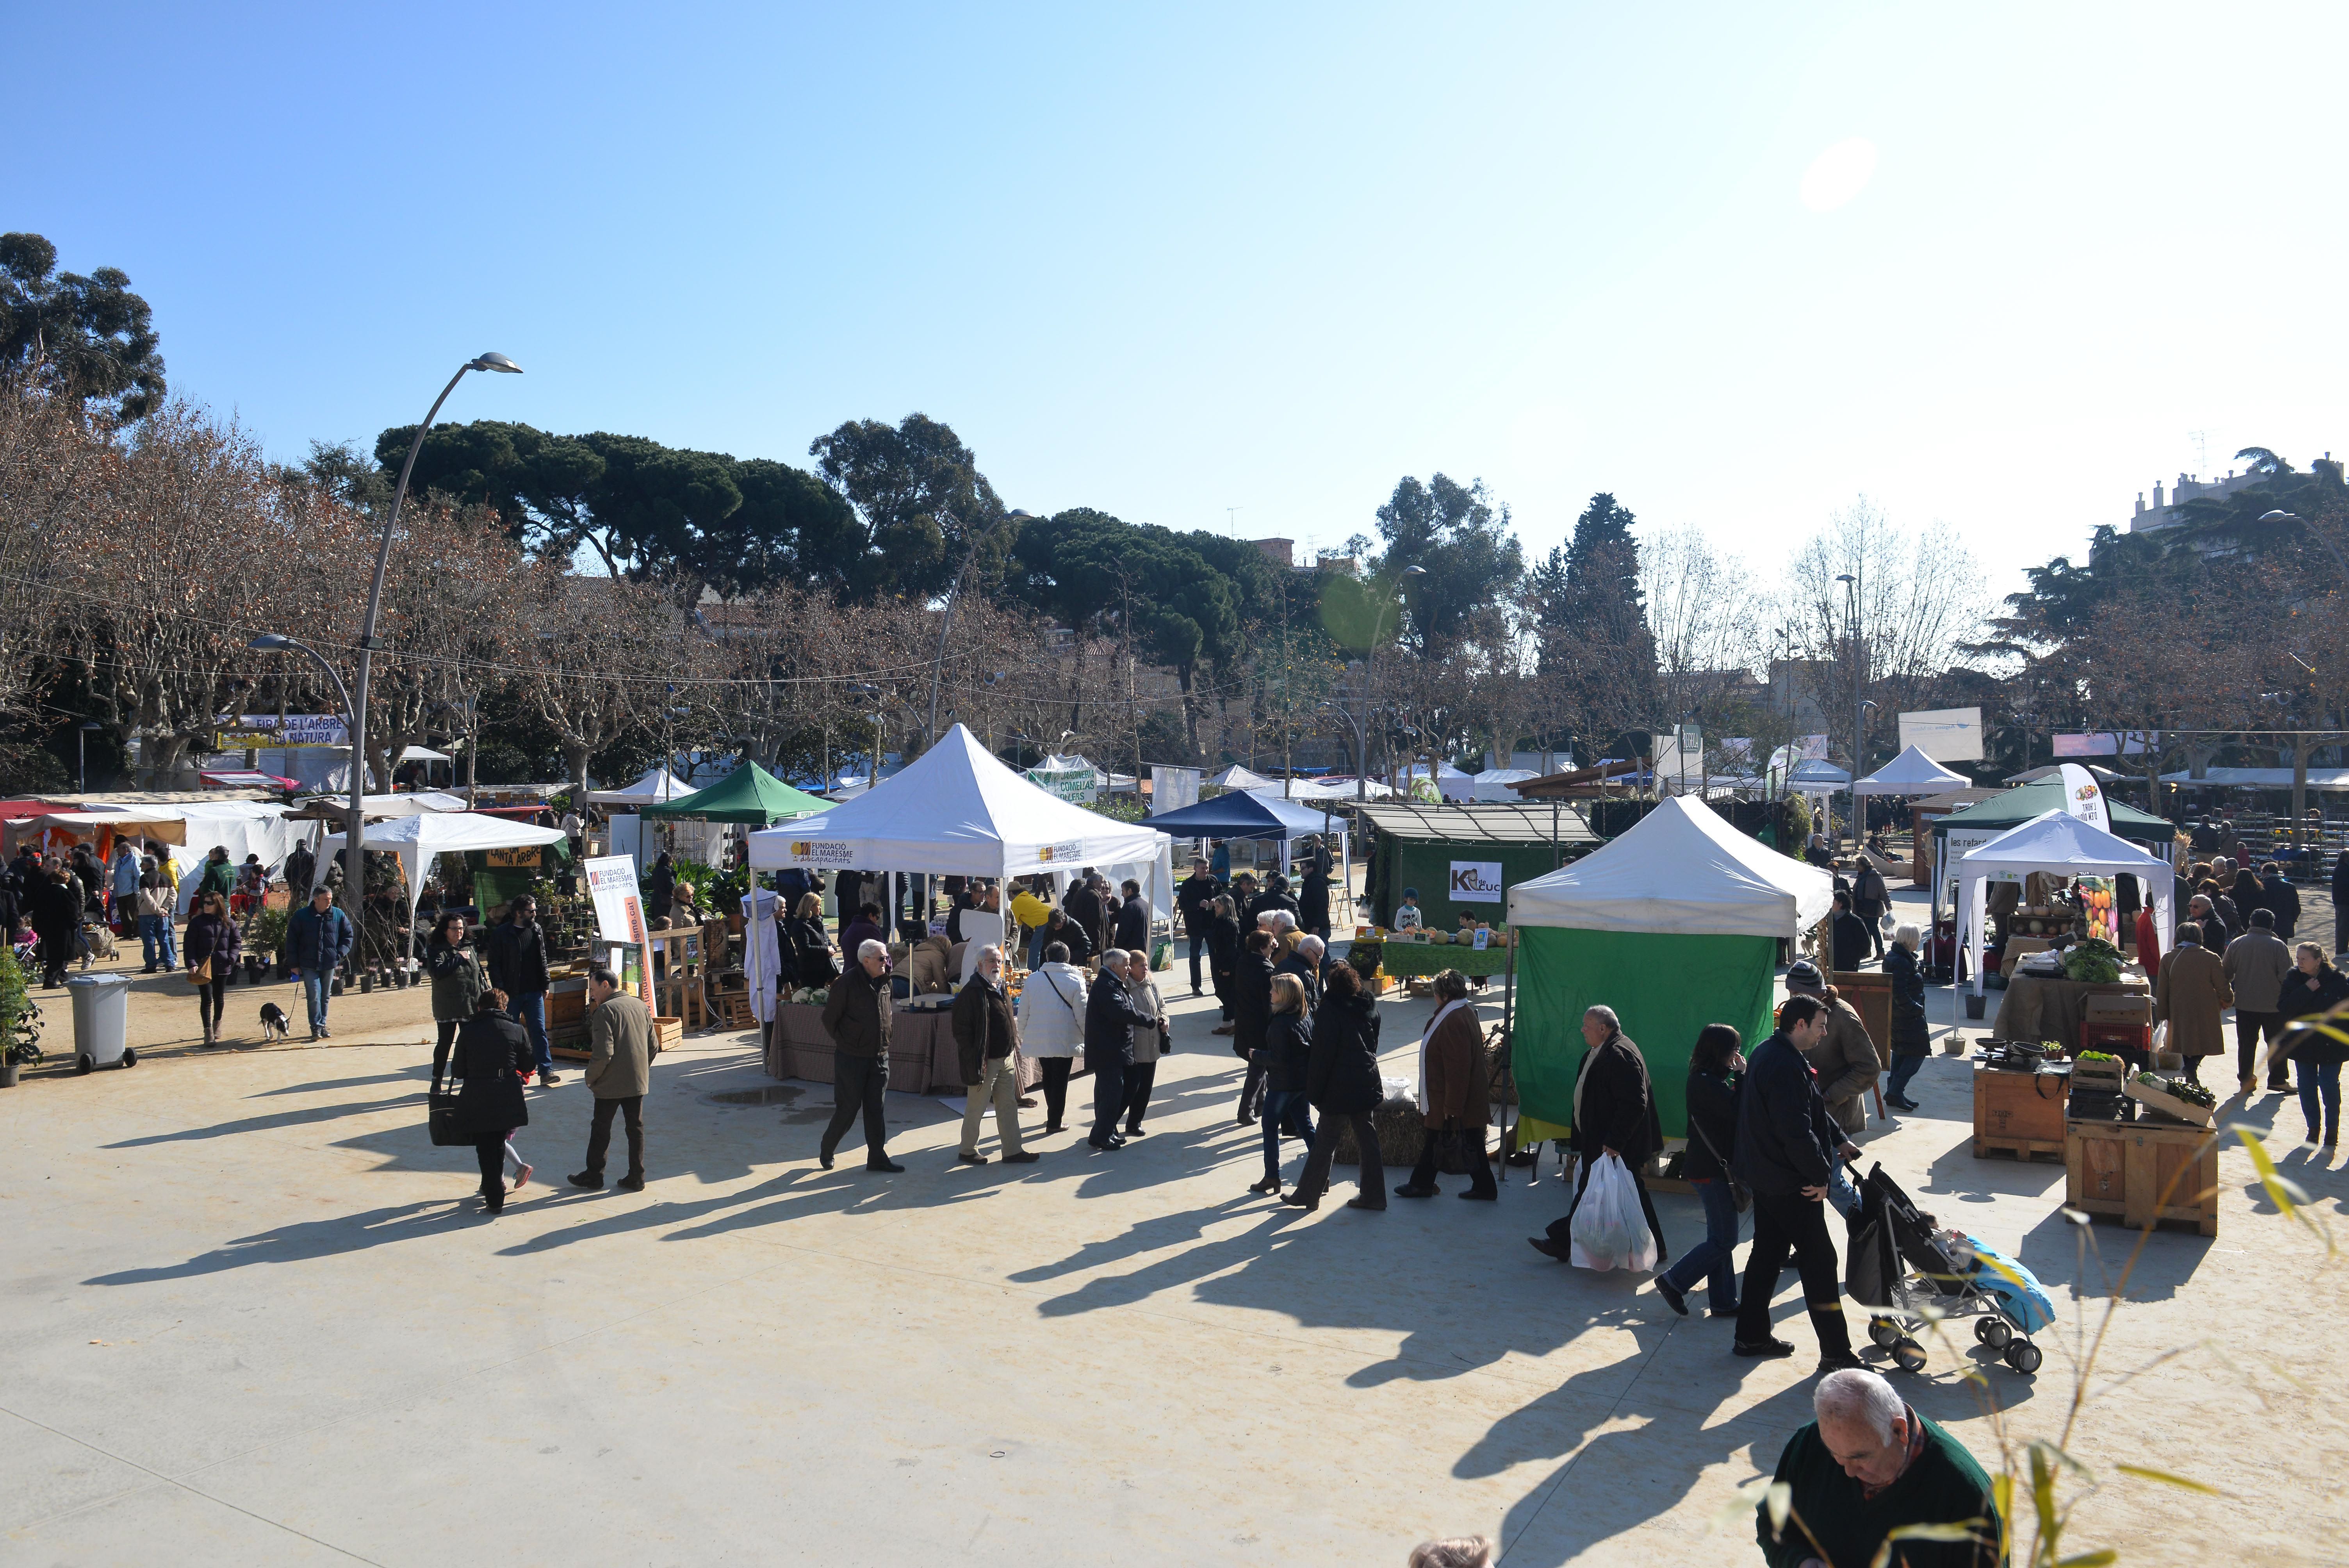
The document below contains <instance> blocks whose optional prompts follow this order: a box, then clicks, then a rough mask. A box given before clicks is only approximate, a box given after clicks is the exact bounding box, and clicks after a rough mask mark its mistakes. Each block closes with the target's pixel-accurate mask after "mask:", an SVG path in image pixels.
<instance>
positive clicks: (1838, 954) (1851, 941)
mask: <svg viewBox="0 0 2349 1568" xmlns="http://www.w3.org/2000/svg"><path fill="white" fill-rule="evenodd" d="M1828 930H1829V931H1830V932H1831V933H1832V934H1833V937H1834V945H1835V966H1836V967H1837V969H1843V970H1851V969H1857V968H1858V967H1859V966H1860V965H1863V964H1865V963H1867V962H1868V922H1866V921H1864V920H1862V919H1860V918H1859V916H1857V914H1854V913H1852V912H1851V894H1849V893H1847V892H1839V893H1837V894H1836V895H1835V917H1834V922H1833V923H1832V924H1831V925H1830V926H1829V927H1828Z"/></svg>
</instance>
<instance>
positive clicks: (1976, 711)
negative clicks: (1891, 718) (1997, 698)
mask: <svg viewBox="0 0 2349 1568" xmlns="http://www.w3.org/2000/svg"><path fill="white" fill-rule="evenodd" d="M1912 746H1913V747H1915V748H1917V749H1918V750H1920V751H1921V752H1923V753H1924V754H1925V755H1926V756H1928V757H1930V758H1932V759H1933V760H1934V761H1936V762H1980V761H1981V760H1982V709H1980V708H1978V707H1936V708H1928V709H1926V710H1925V711H1924V712H1922V713H1904V714H1902V715H1901V716H1900V748H1901V749H1902V750H1904V751H1905V750H1907V749H1908V748H1909V747H1912Z"/></svg>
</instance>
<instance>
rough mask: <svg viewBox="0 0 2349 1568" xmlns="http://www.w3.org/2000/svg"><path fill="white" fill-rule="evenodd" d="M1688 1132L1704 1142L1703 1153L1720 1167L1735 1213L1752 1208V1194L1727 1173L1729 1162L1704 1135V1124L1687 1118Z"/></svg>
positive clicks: (1710, 1139) (1692, 1118)
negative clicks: (1711, 1157)
mask: <svg viewBox="0 0 2349 1568" xmlns="http://www.w3.org/2000/svg"><path fill="white" fill-rule="evenodd" d="M1689 1130H1690V1131H1691V1132H1693V1133H1695V1134H1696V1135H1697V1136H1698V1137H1699V1138H1702V1139H1703V1140H1704V1148H1705V1152H1706V1153H1708V1154H1710V1155H1712V1156H1713V1163H1714V1164H1716V1165H1718V1166H1720V1167H1721V1179H1722V1180H1723V1181H1726V1182H1728V1183H1729V1201H1730V1202H1732V1203H1734V1204H1736V1205H1737V1212H1739V1213H1741V1214H1742V1213H1744V1212H1745V1211H1746V1210H1748V1209H1750V1208H1752V1207H1753V1206H1754V1194H1753V1193H1751V1192H1748V1191H1746V1190H1745V1189H1744V1187H1742V1186H1740V1185H1739V1184H1738V1181H1737V1178H1736V1177H1734V1176H1732V1175H1731V1174H1730V1173H1729V1161H1726V1160H1723V1158H1722V1157H1721V1150H1718V1149H1715V1148H1714V1147H1713V1140H1712V1138H1710V1137H1709V1136H1707V1134H1706V1133H1705V1130H1704V1124H1703V1123H1702V1122H1700V1121H1699V1120H1697V1119H1696V1118H1695V1117H1693V1116H1692V1117H1690V1118H1689Z"/></svg>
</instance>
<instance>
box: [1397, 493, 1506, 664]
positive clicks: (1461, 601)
mask: <svg viewBox="0 0 2349 1568" xmlns="http://www.w3.org/2000/svg"><path fill="white" fill-rule="evenodd" d="M1378 520H1379V534H1380V536H1381V538H1383V539H1384V540H1385V541H1386V550H1385V552H1384V553H1383V554H1382V555H1381V556H1380V558H1379V561H1378V563H1377V575H1379V576H1381V577H1384V578H1390V579H1393V580H1396V581H1401V580H1402V577H1403V574H1404V573H1405V572H1406V571H1407V570H1408V569H1409V568H1411V567H1413V566H1416V567H1418V568H1420V570H1421V572H1422V573H1423V575H1420V576H1415V577H1413V579H1412V580H1411V582H1410V583H1408V584H1407V585H1406V587H1405V592H1404V602H1405V605H1406V608H1407V612H1408V614H1407V617H1406V625H1407V627H1408V631H1409V635H1410V638H1411V640H1412V642H1413V645H1415V647H1416V650H1417V651H1418V652H1421V653H1425V652H1428V651H1429V650H1430V649H1431V648H1433V647H1438V646H1442V645H1445V644H1449V643H1452V642H1454V641H1456V640H1457V639H1458V638H1459V637H1460V636H1461V635H1462V634H1464V632H1465V631H1466V630H1467V626H1468V623H1469V621H1470V619H1471V618H1472V617H1474V616H1475V614H1476V612H1477V611H1479V610H1481V609H1484V608H1485V606H1486V605H1489V604H1491V603H1495V601H1497V600H1498V599H1499V598H1500V597H1501V596H1502V595H1503V594H1505V593H1507V592H1508V591H1509V590H1511V589H1513V588H1515V587H1516V584H1517V582H1518V580H1519V579H1520V578H1521V577H1523V576H1524V575H1525V554H1524V552H1523V551H1522V549H1521V548H1520V547H1519V546H1518V543H1517V541H1516V535H1515V534H1514V533H1512V532H1511V531H1510V523H1509V509H1508V508H1507V507H1506V506H1502V507H1497V508H1496V507H1495V506H1494V504H1493V502H1492V499H1491V497H1490V496H1489V495H1488V494H1487V493H1486V492H1485V481H1484V480H1477V481H1476V482H1475V483H1474V484H1471V485H1465V486H1464V485H1461V484H1460V483H1458V482H1457V481H1455V480H1451V479H1447V478H1446V477H1444V475H1443V474H1441V473H1439V474H1437V475H1435V476H1434V477H1433V479H1430V480H1428V481H1427V482H1426V483H1424V484H1423V483H1421V482H1420V481H1419V480H1415V479H1413V478H1411V477H1410V476H1408V475H1406V476H1404V477H1403V478H1402V480H1399V481H1397V483H1396V485H1395V488H1394V494H1393V495H1392V497H1390V498H1389V499H1388V500H1387V503H1386V504H1385V505H1384V506H1382V507H1381V508H1379V511H1378Z"/></svg>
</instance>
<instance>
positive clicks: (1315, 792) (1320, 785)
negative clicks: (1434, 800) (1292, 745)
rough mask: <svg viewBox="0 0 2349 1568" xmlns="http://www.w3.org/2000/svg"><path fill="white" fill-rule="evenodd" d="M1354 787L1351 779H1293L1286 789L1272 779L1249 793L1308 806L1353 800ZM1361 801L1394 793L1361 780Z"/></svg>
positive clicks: (1276, 780)
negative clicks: (1279, 797)
mask: <svg viewBox="0 0 2349 1568" xmlns="http://www.w3.org/2000/svg"><path fill="white" fill-rule="evenodd" d="M1354 785H1355V781H1354V780H1353V779H1290V780H1289V781H1288V785H1287V787H1286V788H1285V789H1284V787H1283V786H1282V785H1281V783H1280V781H1279V780H1278V779H1272V780H1268V781H1267V782H1266V783H1263V784H1251V785H1249V786H1248V793H1249V794H1251V795H1284V794H1285V795H1286V796H1287V797H1288V799H1291V800H1302V801H1304V802H1306V803H1307V804H1308V805H1319V804H1320V803H1321V802H1322V801H1324V800H1329V801H1343V800H1351V799H1354V798H1355V797H1354ZM1361 789H1362V793H1361V799H1365V800H1383V799H1387V798H1388V797H1389V796H1391V795H1392V794H1393V793H1394V791H1393V790H1392V789H1388V788H1387V787H1386V786H1385V785H1383V784H1381V783H1380V782H1379V781H1378V780H1377V779H1363V780H1361Z"/></svg>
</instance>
